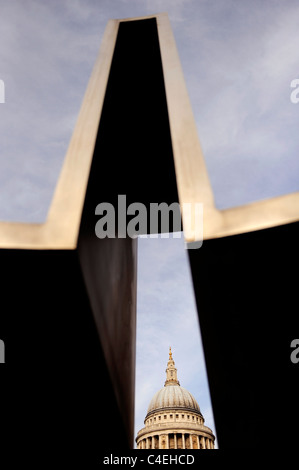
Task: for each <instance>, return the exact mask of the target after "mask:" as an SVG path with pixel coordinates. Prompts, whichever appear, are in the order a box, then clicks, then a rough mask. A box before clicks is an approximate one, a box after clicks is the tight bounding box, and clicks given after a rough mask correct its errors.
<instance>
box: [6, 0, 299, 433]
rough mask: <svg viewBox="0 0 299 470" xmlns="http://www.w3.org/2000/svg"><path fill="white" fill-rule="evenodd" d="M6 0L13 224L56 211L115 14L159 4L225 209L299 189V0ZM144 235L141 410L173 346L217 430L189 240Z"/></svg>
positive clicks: (149, 10)
mask: <svg viewBox="0 0 299 470" xmlns="http://www.w3.org/2000/svg"><path fill="white" fill-rule="evenodd" d="M0 8H1V15H0V37H1V41H0V80H3V81H4V83H5V103H4V104H1V103H0V220H11V221H26V222H41V221H43V220H45V218H46V216H47V211H48V208H49V205H50V202H51V198H52V195H53V191H54V187H55V184H56V181H57V178H58V175H59V171H60V169H61V165H62V162H63V158H64V155H65V152H66V149H67V146H68V142H69V140H70V137H71V134H72V130H73V128H74V124H75V121H76V118H77V114H78V111H79V108H80V105H81V101H82V98H83V94H84V91H85V89H86V86H87V82H88V79H89V76H90V74H91V71H92V67H93V65H94V62H95V59H96V56H97V53H98V50H99V47H100V43H101V39H102V36H103V33H104V29H105V26H106V24H107V21H108V20H109V19H111V18H126V17H134V16H143V15H148V14H155V13H159V12H167V13H168V15H169V18H170V21H171V25H172V29H173V32H174V36H175V39H176V43H177V47H178V51H179V55H180V58H181V63H182V66H183V71H184V75H185V80H186V84H187V88H188V91H189V95H190V99H191V104H192V108H193V112H194V116H195V121H196V125H197V129H198V134H199V138H200V141H201V145H202V148H203V152H204V156H205V159H206V164H207V168H208V172H209V176H210V179H211V183H212V187H213V190H214V194H215V200H216V205H217V206H218V207H219V208H226V207H232V206H235V205H241V204H244V203H248V202H251V201H253V200H258V199H261V198H266V197H272V196H276V195H280V194H286V193H289V192H293V191H298V190H299V181H298V175H299V158H298V147H299V133H298V117H299V103H298V104H294V103H292V102H291V100H290V94H291V91H292V90H291V88H290V83H291V81H292V80H294V79H295V78H299V58H298V51H299V2H298V0H286V1H284V2H281V1H279V0H252V1H250V2H248V1H246V0H225V1H224V0H217V1H211V0H166V1H162V0H161V1H158V0H138V1H137V0H134V1H131V0H115V1H114V0H105V1H101V0H51V1H48V2H45V1H41V0H40V1H38V0H26V1H24V0H10V1H8V0H7V1H5V0H0ZM139 242H140V243H139V262H140V265H139V291H138V302H139V304H138V305H139V308H140V312H138V315H145V317H144V318H145V319H146V320H145V321H146V322H147V328H146V332H145V333H146V335H145V336H144V337H143V338H142V336H139V337H138V343H137V344H138V345H139V346H140V347H139V348H138V354H139V356H138V358H139V359H140V362H138V363H137V378H139V379H140V384H141V385H138V387H137V392H138V396H137V401H136V404H137V413H136V417H137V420H139V421H138V422H140V416H141V414H142V415H144V414H145V413H146V408H147V405H148V402H149V400H150V398H151V395H152V394H153V393H154V392H155V390H157V389H159V388H160V387H161V386H163V383H164V370H165V366H166V361H167V352H168V347H169V346H170V345H171V346H172V347H173V352H174V359H175V361H176V364H177V368H178V374H179V378H180V381H181V384H182V385H183V386H185V387H186V388H187V389H189V390H190V391H191V392H192V393H193V394H194V395H195V397H196V398H197V399H198V401H199V405H200V407H201V409H202V412H203V413H204V415H205V418H206V420H207V424H208V425H209V423H210V425H211V426H212V421H211V420H212V413H211V409H210V405H209V400H208V398H206V397H205V393H206V379H205V371H204V365H203V361H202V357H201V356H198V357H196V358H194V357H193V355H192V350H193V347H194V346H195V344H196V343H197V341H200V336H199V331H198V326H195V325H197V323H196V321H197V320H196V316H195V311H194V305H193V302H194V301H193V294H192V289H191V288H190V285H191V284H190V282H191V281H190V277H189V273H188V265H187V264H186V252H185V250H184V249H182V247H181V246H180V245H179V240H174V241H173V240H171V239H168V240H166V242H165V240H160V241H159V240H158V241H157V240H154V239H144V240H142V239H141V240H139ZM144 266H146V269H144ZM162 314H163V315H162ZM138 318H139V317H138ZM186 318H187V320H186ZM169 322H170V323H169ZM166 323H168V325H169V324H170V325H171V328H170V327H169V326H168V328H166ZM155 324H156V325H157V326H163V328H162V331H161V329H160V333H159V332H158V333H155V330H154V326H155ZM141 330H142V329H139V330H138V334H139V335H142V331H141ZM157 331H159V329H158V330H157ZM149 335H151V338H154V341H153V342H151V341H150V336H149ZM189 335H192V338H189ZM145 345H146V348H145V347H144V346H145ZM139 359H138V360H139ZM190 361H191V362H190ZM141 365H142V367H141ZM194 367H195V368H196V369H197V370H198V374H197V375H194ZM204 389H205V392H204V391H203V390H204Z"/></svg>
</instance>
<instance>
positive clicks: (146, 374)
mask: <svg viewBox="0 0 299 470" xmlns="http://www.w3.org/2000/svg"><path fill="white" fill-rule="evenodd" d="M165 235H166V234H165ZM167 235H169V238H162V237H161V236H159V237H158V238H150V237H149V236H148V237H146V238H142V237H139V238H138V266H137V272H138V284H137V312H138V314H137V342H136V347H137V361H136V362H137V363H136V392H135V393H136V400H135V436H136V435H137V432H138V431H139V430H140V429H141V428H143V427H144V418H145V415H146V413H147V408H148V406H149V403H150V401H151V398H152V397H153V396H154V394H155V393H156V392H157V391H158V390H160V389H161V388H163V387H164V382H165V379H166V373H165V370H166V367H167V362H168V357H169V347H171V350H172V356H173V359H174V361H175V366H176V368H177V376H178V380H179V382H180V385H181V386H182V387H184V388H186V389H187V390H188V391H189V392H190V393H192V395H193V396H194V398H195V399H196V401H197V403H198V404H199V407H200V410H201V413H202V414H203V417H204V419H205V423H204V424H205V425H206V426H208V427H209V428H211V429H212V431H213V432H214V435H215V434H216V430H215V423H214V418H213V410H212V405H211V400H210V392H209V386H208V380H207V373H206V367H205V360H204V353H203V349H202V342H201V334H200V328H199V323H198V316H197V309H196V302H195V297H194V293H193V287H192V277H191V271H190V267H189V262H188V252H187V250H186V249H185V242H184V239H183V236H182V234H181V233H179V232H176V234H175V235H176V236H177V237H178V238H174V237H173V235H172V234H167ZM179 235H180V236H179ZM216 445H217V443H216Z"/></svg>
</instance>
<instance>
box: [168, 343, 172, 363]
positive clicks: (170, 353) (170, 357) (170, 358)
mask: <svg viewBox="0 0 299 470" xmlns="http://www.w3.org/2000/svg"><path fill="white" fill-rule="evenodd" d="M169 360H170V361H172V352H171V346H169Z"/></svg>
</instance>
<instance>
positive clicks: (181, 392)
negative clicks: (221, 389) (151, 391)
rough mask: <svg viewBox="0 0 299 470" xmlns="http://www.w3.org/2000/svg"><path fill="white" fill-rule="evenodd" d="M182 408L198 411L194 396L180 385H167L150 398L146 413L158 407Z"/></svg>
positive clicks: (157, 409) (158, 408)
mask: <svg viewBox="0 0 299 470" xmlns="http://www.w3.org/2000/svg"><path fill="white" fill-rule="evenodd" d="M165 408H172V409H184V410H186V411H187V410H189V411H195V412H198V413H200V408H199V405H198V403H197V401H196V400H195V398H194V396H193V395H192V394H191V393H190V392H188V390H186V389H185V388H183V387H181V386H180V385H168V386H165V387H163V388H161V390H159V391H158V392H157V393H156V394H155V395H154V396H153V398H152V399H151V402H150V404H149V407H148V409H147V414H149V413H152V412H154V411H159V410H160V409H165Z"/></svg>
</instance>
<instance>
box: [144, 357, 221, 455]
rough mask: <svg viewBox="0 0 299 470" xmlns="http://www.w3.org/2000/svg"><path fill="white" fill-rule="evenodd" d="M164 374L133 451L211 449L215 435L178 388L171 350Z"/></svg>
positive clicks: (185, 392) (189, 396) (188, 396)
mask: <svg viewBox="0 0 299 470" xmlns="http://www.w3.org/2000/svg"><path fill="white" fill-rule="evenodd" d="M165 372H166V380H165V383H164V387H163V388H161V389H160V390H159V391H158V392H157V393H155V395H154V396H153V398H152V399H151V401H150V404H149V407H148V409H147V414H146V417H145V420H144V424H145V426H144V428H142V429H140V431H138V433H137V437H136V444H137V448H138V449H213V448H214V441H215V436H214V435H213V432H212V430H211V429H210V428H208V427H207V426H205V425H204V421H205V420H204V417H203V415H202V414H201V412H200V408H199V406H198V403H197V401H196V400H195V398H194V396H193V395H192V394H191V393H190V392H188V390H186V389H185V388H183V387H181V385H180V382H179V381H178V378H177V369H176V367H175V362H174V360H173V357H172V352H171V348H169V360H168V362H167V368H166V371H165Z"/></svg>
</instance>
